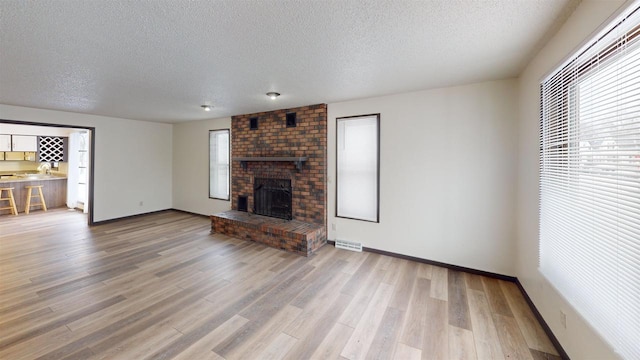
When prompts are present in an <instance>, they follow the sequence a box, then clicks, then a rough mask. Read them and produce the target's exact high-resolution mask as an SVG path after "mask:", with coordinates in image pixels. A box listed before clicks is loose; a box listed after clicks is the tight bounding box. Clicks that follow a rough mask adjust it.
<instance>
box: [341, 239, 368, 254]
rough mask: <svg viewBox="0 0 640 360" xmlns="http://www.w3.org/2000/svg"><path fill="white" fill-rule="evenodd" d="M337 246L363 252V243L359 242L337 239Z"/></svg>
mask: <svg viewBox="0 0 640 360" xmlns="http://www.w3.org/2000/svg"><path fill="white" fill-rule="evenodd" d="M336 247H337V248H338V249H344V250H351V251H357V252H362V243H359V242H353V241H346V240H336Z"/></svg>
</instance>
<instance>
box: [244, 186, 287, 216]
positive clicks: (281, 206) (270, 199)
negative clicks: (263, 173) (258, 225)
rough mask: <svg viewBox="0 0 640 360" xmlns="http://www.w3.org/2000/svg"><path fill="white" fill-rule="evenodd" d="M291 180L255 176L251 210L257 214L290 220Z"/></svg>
mask: <svg viewBox="0 0 640 360" xmlns="http://www.w3.org/2000/svg"><path fill="white" fill-rule="evenodd" d="M291 198H292V194H291V180H290V179H268V178H255V179H254V181H253V212H254V213H255V214H258V215H265V216H271V217H276V218H280V219H286V220H291V219H292V218H293V216H292V211H291V207H292V206H291Z"/></svg>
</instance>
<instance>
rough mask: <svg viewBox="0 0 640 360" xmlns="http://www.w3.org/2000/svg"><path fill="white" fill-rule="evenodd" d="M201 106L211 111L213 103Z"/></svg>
mask: <svg viewBox="0 0 640 360" xmlns="http://www.w3.org/2000/svg"><path fill="white" fill-rule="evenodd" d="M200 107H201V108H203V109H204V111H211V105H200Z"/></svg>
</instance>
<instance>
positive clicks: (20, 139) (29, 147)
mask: <svg viewBox="0 0 640 360" xmlns="http://www.w3.org/2000/svg"><path fill="white" fill-rule="evenodd" d="M11 143H12V146H11V151H29V152H36V151H38V137H37V136H31V135H11Z"/></svg>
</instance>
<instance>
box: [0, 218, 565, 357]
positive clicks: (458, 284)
mask: <svg viewBox="0 0 640 360" xmlns="http://www.w3.org/2000/svg"><path fill="white" fill-rule="evenodd" d="M209 228H210V222H209V219H207V218H204V217H198V216H193V215H189V214H184V213H180V212H173V211H167V212H162V213H156V214H152V215H146V216H142V217H137V218H132V219H127V220H122V221H118V222H113V223H109V224H104V225H100V226H95V227H92V228H88V227H87V225H86V218H85V215H83V214H80V213H77V212H69V211H67V210H52V211H49V212H47V213H44V212H41V211H37V212H34V213H32V214H30V215H28V216H26V215H20V216H17V217H16V216H2V217H0V281H1V283H0V358H1V359H172V358H175V359H281V358H286V359H362V358H367V359H536V360H537V359H555V358H558V356H557V355H558V353H557V351H556V349H554V347H553V345H552V344H551V342H550V341H549V339H548V338H547V336H546V335H545V333H544V332H543V330H542V328H541V326H540V324H539V323H538V322H537V321H536V319H535V317H534V316H533V314H532V312H531V310H530V309H529V307H528V306H527V304H526V302H525V300H524V299H523V297H522V295H521V293H520V292H519V290H518V288H517V287H516V285H514V284H512V283H509V282H504V281H500V280H496V279H492V278H486V277H481V276H478V275H471V274H468V273H462V272H457V271H452V270H448V269H445V268H440V267H435V266H431V265H426V264H422V263H416V262H411V261H407V260H402V259H398V258H392V257H388V256H383V255H378V254H373V253H366V252H365V253H354V252H349V251H345V250H337V249H335V248H334V247H332V246H329V245H327V246H324V247H323V248H322V249H321V250H320V251H319V252H318V254H317V255H315V256H313V257H309V258H304V257H300V256H298V255H293V254H290V253H285V252H282V251H279V250H275V249H272V248H268V247H265V246H263V245H260V244H256V243H251V242H246V241H242V240H236V239H232V238H229V237H226V236H220V235H210V234H209Z"/></svg>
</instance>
